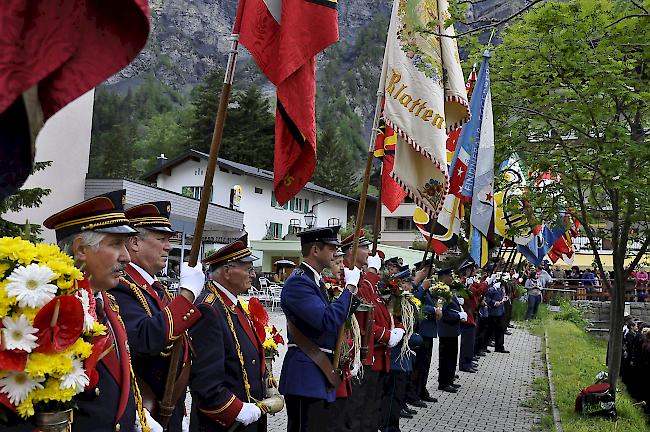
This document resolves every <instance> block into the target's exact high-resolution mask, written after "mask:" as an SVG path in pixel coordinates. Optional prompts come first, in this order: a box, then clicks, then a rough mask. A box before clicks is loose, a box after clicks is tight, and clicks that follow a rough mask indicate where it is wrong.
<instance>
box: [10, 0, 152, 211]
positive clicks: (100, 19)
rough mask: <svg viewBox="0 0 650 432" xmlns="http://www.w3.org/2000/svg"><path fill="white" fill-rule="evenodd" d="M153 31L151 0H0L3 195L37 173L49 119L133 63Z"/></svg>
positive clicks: (11, 191)
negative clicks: (39, 143) (39, 137)
mask: <svg viewBox="0 0 650 432" xmlns="http://www.w3.org/2000/svg"><path fill="white" fill-rule="evenodd" d="M148 35H149V7H148V4H147V0H112V1H110V2H109V1H84V0H47V1H45V0H40V1H37V0H6V1H3V2H2V6H1V7H0V47H2V48H0V65H2V67H0V155H2V156H1V157H2V161H3V162H4V164H3V165H4V169H3V170H2V172H0V198H2V197H3V196H6V195H8V194H11V193H13V192H14V191H15V190H16V189H17V188H18V187H20V186H21V185H22V184H23V183H24V181H25V179H26V178H27V176H28V175H29V173H30V172H31V164H32V160H33V157H34V148H33V143H34V141H35V139H36V134H37V133H38V131H39V130H40V127H41V126H42V124H43V122H44V121H47V119H49V118H50V117H51V116H53V115H54V114H55V113H56V112H57V111H59V110H60V109H61V108H63V107H64V106H65V105H67V104H68V103H70V102H71V101H73V100H74V99H76V98H78V97H79V96H81V95H82V94H84V93H86V92H87V91H88V90H90V89H92V88H93V87H95V86H96V85H98V84H99V83H100V82H102V81H104V80H105V79H106V78H108V77H110V76H111V75H113V74H115V73H116V72H118V71H119V70H120V69H122V68H123V67H125V66H126V65H127V64H129V63H130V62H131V60H133V58H134V57H135V56H136V55H137V54H138V52H140V50H141V49H142V47H143V46H144V45H145V43H146V41H147V36H148ZM61 145H62V146H63V145H65V143H61Z"/></svg>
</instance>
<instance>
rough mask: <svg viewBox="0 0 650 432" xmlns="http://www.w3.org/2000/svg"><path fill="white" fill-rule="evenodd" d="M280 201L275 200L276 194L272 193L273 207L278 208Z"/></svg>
mask: <svg viewBox="0 0 650 432" xmlns="http://www.w3.org/2000/svg"><path fill="white" fill-rule="evenodd" d="M277 206H278V201H277V200H276V199H275V193H273V192H271V207H277Z"/></svg>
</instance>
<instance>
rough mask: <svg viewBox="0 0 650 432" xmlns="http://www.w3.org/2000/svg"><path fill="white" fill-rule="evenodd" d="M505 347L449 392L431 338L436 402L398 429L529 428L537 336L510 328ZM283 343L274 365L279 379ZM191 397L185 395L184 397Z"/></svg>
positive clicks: (277, 430)
mask: <svg viewBox="0 0 650 432" xmlns="http://www.w3.org/2000/svg"><path fill="white" fill-rule="evenodd" d="M269 315H270V316H271V323H272V324H274V325H275V326H276V327H277V328H278V329H281V331H282V334H283V335H286V322H285V319H284V315H283V314H281V313H278V312H270V313H269ZM505 347H506V349H507V350H510V354H499V353H491V354H488V355H487V356H486V357H482V358H481V361H480V364H479V369H480V371H479V372H478V373H475V374H468V373H463V372H459V375H460V377H459V379H458V380H457V381H456V382H457V383H459V384H461V386H462V388H461V389H460V391H459V392H458V393H455V394H450V393H444V392H440V391H438V390H437V388H438V384H437V381H436V379H437V369H438V358H437V353H438V343H437V339H434V348H433V351H434V356H433V357H434V358H433V364H432V365H431V374H430V376H429V384H428V388H429V392H430V393H431V395H432V396H434V397H437V398H438V400H439V402H438V403H434V404H428V407H427V408H421V409H419V412H418V414H416V415H415V417H414V418H412V419H402V421H401V422H400V427H401V430H402V432H420V431H423V432H424V431H426V432H430V431H445V432H470V431H471V432H474V431H477V432H479V431H480V432H506V431H508V432H510V431H512V432H528V431H530V430H531V429H532V427H533V425H534V424H535V423H538V422H539V421H540V418H539V415H538V414H534V413H531V412H530V411H529V410H527V409H526V408H524V407H522V406H521V402H523V401H525V400H528V399H530V398H531V397H532V395H533V391H532V382H533V380H534V379H535V377H538V376H543V375H544V364H543V361H542V354H541V339H540V338H538V337H536V336H532V335H530V334H529V333H528V332H527V331H525V330H519V329H513V330H512V335H511V336H506V342H505ZM285 353H286V347H283V346H281V347H280V357H279V358H277V359H276V360H275V362H274V365H273V370H274V372H275V376H276V377H278V376H279V374H280V370H281V368H282V360H283V359H284V354H285ZM188 399H189V398H188ZM268 426H269V427H268V430H269V432H281V431H282V432H284V431H286V430H287V429H286V427H287V418H286V411H282V412H281V413H279V414H276V415H275V416H272V417H270V418H269V422H268Z"/></svg>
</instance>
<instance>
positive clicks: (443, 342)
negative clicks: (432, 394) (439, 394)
mask: <svg viewBox="0 0 650 432" xmlns="http://www.w3.org/2000/svg"><path fill="white" fill-rule="evenodd" d="M438 343H439V350H438V355H439V362H438V363H439V367H438V387H439V388H443V387H446V386H448V385H450V384H453V382H454V375H456V359H457V358H458V336H455V337H438Z"/></svg>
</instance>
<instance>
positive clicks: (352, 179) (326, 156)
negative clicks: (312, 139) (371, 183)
mask: <svg viewBox="0 0 650 432" xmlns="http://www.w3.org/2000/svg"><path fill="white" fill-rule="evenodd" d="M340 136H341V133H340V131H339V130H338V129H336V128H333V127H328V128H327V129H325V130H324V131H323V132H322V133H321V136H320V139H319V140H318V141H317V149H316V160H317V163H316V171H315V172H314V175H313V177H312V182H314V183H315V184H317V185H319V186H322V187H325V188H328V189H331V190H333V191H335V192H338V193H342V194H345V195H351V194H353V193H354V189H355V187H356V184H357V182H358V176H357V174H356V169H355V167H354V161H353V159H352V154H351V152H350V149H349V148H348V147H346V146H345V145H344V144H343V142H342V141H341V139H340Z"/></svg>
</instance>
